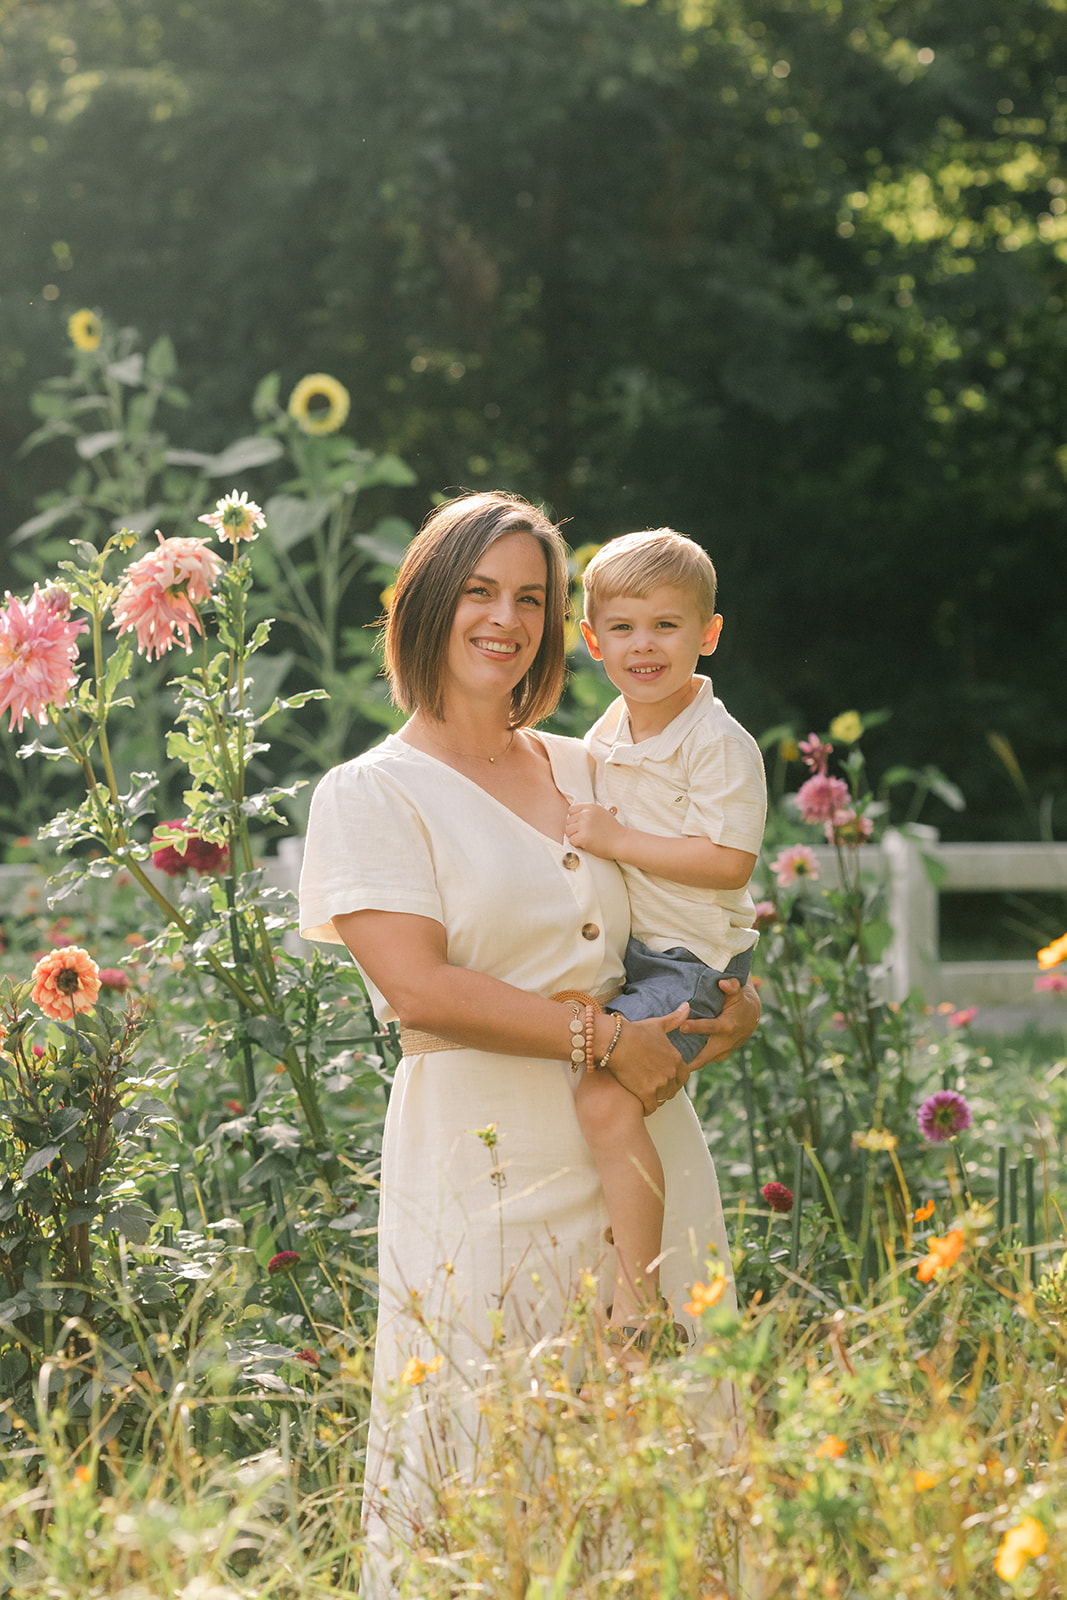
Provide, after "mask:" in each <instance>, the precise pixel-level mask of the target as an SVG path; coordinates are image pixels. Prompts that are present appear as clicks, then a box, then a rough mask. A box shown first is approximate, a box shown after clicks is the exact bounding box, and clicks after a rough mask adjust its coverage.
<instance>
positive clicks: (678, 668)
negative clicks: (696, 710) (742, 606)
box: [582, 584, 722, 714]
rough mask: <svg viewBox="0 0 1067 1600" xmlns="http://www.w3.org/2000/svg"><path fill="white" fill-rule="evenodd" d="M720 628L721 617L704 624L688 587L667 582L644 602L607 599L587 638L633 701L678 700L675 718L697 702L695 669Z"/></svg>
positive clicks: (584, 627) (587, 625)
mask: <svg viewBox="0 0 1067 1600" xmlns="http://www.w3.org/2000/svg"><path fill="white" fill-rule="evenodd" d="M721 628H722V618H721V617H720V616H718V615H715V616H713V617H712V618H711V619H710V621H705V620H704V618H703V617H701V615H700V613H699V612H698V610H697V608H696V605H695V604H694V602H693V600H692V599H691V598H690V596H689V595H688V594H687V592H686V591H685V590H684V589H679V588H676V587H675V586H674V585H673V584H663V585H662V586H661V587H660V588H658V589H653V591H652V593H651V594H650V595H647V596H646V597H645V598H644V599H643V600H639V599H635V598H629V599H628V598H625V597H623V596H621V595H619V596H617V597H616V598H614V599H611V600H604V601H602V602H601V604H600V605H599V606H598V608H597V611H596V615H595V616H594V617H593V619H592V621H590V622H583V623H582V634H583V636H584V638H585V642H586V644H587V645H588V646H589V653H590V655H591V656H592V657H593V660H594V661H602V662H603V663H604V671H605V672H606V673H607V675H608V677H609V678H610V679H611V681H612V683H613V684H614V685H615V687H616V689H618V690H619V692H620V694H622V695H623V696H624V697H625V699H626V700H627V701H628V702H629V701H631V700H632V701H634V702H635V703H636V704H639V705H648V706H652V705H657V704H659V703H660V702H662V701H668V700H674V699H675V698H677V700H678V705H677V707H676V708H675V714H676V713H677V711H680V710H682V709H683V708H684V707H685V706H686V705H688V704H689V701H690V700H691V699H692V697H693V692H694V690H693V681H692V680H693V671H694V668H695V667H696V664H697V661H698V659H699V657H700V656H710V655H711V654H712V652H713V651H714V649H715V646H716V645H717V644H718V642H719V630H720V629H721Z"/></svg>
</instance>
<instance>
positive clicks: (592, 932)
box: [582, 922, 600, 939]
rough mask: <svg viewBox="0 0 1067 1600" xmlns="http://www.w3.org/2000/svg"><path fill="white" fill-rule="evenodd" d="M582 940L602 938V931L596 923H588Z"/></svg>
mask: <svg viewBox="0 0 1067 1600" xmlns="http://www.w3.org/2000/svg"><path fill="white" fill-rule="evenodd" d="M582 938H583V939H599V938H600V929H599V928H598V927H597V925H596V923H595V922H587V923H586V925H585V927H584V928H583V929H582Z"/></svg>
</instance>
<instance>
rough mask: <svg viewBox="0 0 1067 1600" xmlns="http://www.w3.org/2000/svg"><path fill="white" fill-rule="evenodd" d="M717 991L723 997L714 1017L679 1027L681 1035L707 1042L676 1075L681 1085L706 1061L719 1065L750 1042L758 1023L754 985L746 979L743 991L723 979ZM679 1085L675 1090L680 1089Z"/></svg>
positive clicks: (693, 1019)
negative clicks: (695, 1035)
mask: <svg viewBox="0 0 1067 1600" xmlns="http://www.w3.org/2000/svg"><path fill="white" fill-rule="evenodd" d="M719 988H720V989H721V990H722V992H723V994H724V995H725V996H726V998H725V1000H724V1001H723V1007H722V1010H721V1011H720V1013H719V1015H718V1016H717V1017H707V1018H700V1017H690V1018H688V1019H687V1020H686V1021H685V1022H683V1023H682V1024H681V1027H680V1031H681V1032H682V1033H703V1034H706V1035H707V1038H708V1042H707V1044H706V1045H705V1047H704V1049H703V1050H702V1051H701V1052H700V1054H699V1055H698V1056H694V1057H693V1059H692V1061H689V1062H686V1063H685V1065H684V1066H683V1067H682V1068H681V1069H680V1071H679V1074H678V1076H679V1078H680V1080H681V1083H684V1082H685V1080H686V1079H687V1078H688V1076H689V1074H690V1073H691V1072H697V1071H699V1069H700V1068H701V1067H703V1066H706V1065H707V1063H708V1062H709V1061H722V1060H723V1058H724V1057H725V1056H728V1055H730V1054H731V1052H732V1051H734V1050H736V1049H737V1048H738V1046H739V1045H742V1044H744V1043H745V1040H746V1039H750V1038H751V1037H752V1035H753V1034H754V1033H755V1031H756V1027H757V1025H758V1023H759V1019H760V1011H761V1007H760V999H759V994H758V993H757V990H756V985H755V984H754V983H753V982H752V979H751V978H749V979H748V981H747V982H746V984H745V986H744V988H742V987H741V985H740V984H739V983H738V981H737V979H736V978H723V979H722V981H721V982H720V984H719ZM681 1083H680V1084H679V1087H681Z"/></svg>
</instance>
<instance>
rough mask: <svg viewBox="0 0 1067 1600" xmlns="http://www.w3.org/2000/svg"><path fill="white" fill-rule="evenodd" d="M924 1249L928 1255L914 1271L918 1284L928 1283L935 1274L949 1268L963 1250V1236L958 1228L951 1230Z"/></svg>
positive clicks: (931, 1241) (930, 1242)
mask: <svg viewBox="0 0 1067 1600" xmlns="http://www.w3.org/2000/svg"><path fill="white" fill-rule="evenodd" d="M926 1248H927V1250H928V1251H929V1255H928V1256H927V1257H926V1260H925V1261H920V1262H919V1265H918V1267H917V1268H916V1269H915V1270H916V1276H917V1277H918V1279H919V1282H920V1283H929V1282H930V1279H931V1278H932V1277H933V1276H934V1274H935V1273H937V1272H942V1271H944V1269H945V1268H946V1267H951V1265H952V1263H953V1262H954V1261H955V1259H956V1257H957V1256H958V1255H959V1253H960V1251H961V1250H962V1249H963V1234H962V1233H961V1231H960V1229H959V1228H951V1229H950V1230H949V1232H948V1233H946V1235H945V1237H944V1238H943V1239H931V1240H930V1241H929V1243H928V1244H927V1246H926Z"/></svg>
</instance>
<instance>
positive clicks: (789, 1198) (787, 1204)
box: [760, 1183, 793, 1216]
mask: <svg viewBox="0 0 1067 1600" xmlns="http://www.w3.org/2000/svg"><path fill="white" fill-rule="evenodd" d="M760 1194H761V1195H762V1196H763V1198H764V1200H766V1202H767V1204H768V1205H769V1206H770V1208H771V1210H772V1211H780V1212H781V1213H782V1215H783V1216H785V1215H786V1213H787V1212H790V1211H792V1209H793V1191H792V1189H787V1188H786V1186H785V1184H784V1183H765V1184H764V1185H763V1188H762V1189H761V1190H760Z"/></svg>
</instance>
